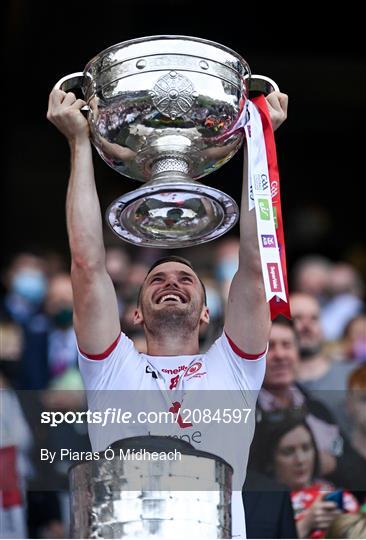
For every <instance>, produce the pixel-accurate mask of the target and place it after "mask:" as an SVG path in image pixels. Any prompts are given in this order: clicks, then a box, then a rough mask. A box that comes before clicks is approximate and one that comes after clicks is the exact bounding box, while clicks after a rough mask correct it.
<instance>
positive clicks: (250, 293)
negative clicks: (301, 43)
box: [225, 92, 288, 355]
mask: <svg viewBox="0 0 366 540" xmlns="http://www.w3.org/2000/svg"><path fill="white" fill-rule="evenodd" d="M266 101H267V106H268V110H269V114H270V117H271V121H272V127H273V129H274V130H276V129H277V128H278V127H279V126H280V125H281V124H282V122H284V120H285V119H286V117H287V103H288V98H287V95H286V94H282V93H280V92H272V93H271V94H269V95H268V96H267V97H266ZM242 189H243V191H242V199H241V208H240V250H239V268H238V271H237V273H236V274H235V276H234V278H233V281H232V284H231V287H230V292H229V298H228V305H227V312H226V317H225V332H226V334H227V335H228V336H229V338H230V339H231V340H232V341H233V342H234V343H235V345H236V346H237V347H238V348H239V349H241V351H243V352H245V353H247V354H250V355H257V354H260V353H263V352H264V351H265V349H266V346H267V342H268V339H269V332H270V326H271V322H270V311H269V305H268V303H267V302H266V295H265V289H264V283H263V277H262V268H261V261H260V253H259V246H258V239H257V226H256V215H255V210H254V209H253V210H252V211H250V212H249V210H248V154H247V148H246V147H245V155H244V183H243V188H242Z"/></svg>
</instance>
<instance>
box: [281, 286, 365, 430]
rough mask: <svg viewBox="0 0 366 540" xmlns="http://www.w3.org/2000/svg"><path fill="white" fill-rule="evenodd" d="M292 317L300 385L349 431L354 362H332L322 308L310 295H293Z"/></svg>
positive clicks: (291, 296) (291, 304)
mask: <svg viewBox="0 0 366 540" xmlns="http://www.w3.org/2000/svg"><path fill="white" fill-rule="evenodd" d="M290 306H291V314H292V318H293V321H294V329H295V332H296V336H297V340H298V343H299V350H300V362H299V364H298V370H297V381H298V382H299V383H300V384H301V387H302V388H304V389H305V390H306V391H307V392H309V393H310V394H311V395H312V396H313V397H314V398H316V399H318V400H320V401H322V402H323V403H324V404H325V405H326V406H327V408H328V409H329V410H330V412H331V413H332V414H333V416H334V417H335V418H337V421H338V423H339V424H340V425H341V428H342V430H344V431H346V432H347V430H348V424H347V419H346V416H345V393H346V388H347V377H348V375H349V374H350V372H351V371H352V369H354V367H355V365H356V363H355V362H354V361H349V362H341V361H337V362H336V361H332V359H331V358H330V357H329V356H327V355H326V354H325V353H324V351H323V347H324V344H325V342H324V338H323V332H322V327H321V320H320V304H319V302H318V300H317V299H316V298H315V297H314V296H311V295H309V294H307V293H293V294H291V295H290Z"/></svg>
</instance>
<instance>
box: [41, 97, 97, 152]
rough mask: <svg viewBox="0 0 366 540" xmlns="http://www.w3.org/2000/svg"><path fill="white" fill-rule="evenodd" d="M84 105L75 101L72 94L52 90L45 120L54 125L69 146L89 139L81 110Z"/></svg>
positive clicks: (80, 101) (77, 100)
mask: <svg viewBox="0 0 366 540" xmlns="http://www.w3.org/2000/svg"><path fill="white" fill-rule="evenodd" d="M84 105H86V103H85V101H84V100H82V99H76V96H75V94H73V93H72V92H68V93H66V92H64V91H63V90H59V89H58V88H54V89H53V90H52V92H51V93H50V97H49V100H48V111H47V119H48V120H49V121H50V122H52V124H54V125H55V126H56V127H57V129H58V130H59V131H61V133H62V134H63V135H65V137H66V139H67V140H68V141H69V143H70V144H71V143H72V142H74V141H76V140H80V141H81V140H84V139H89V135H90V132H89V124H88V121H87V119H86V118H85V116H84V115H83V113H82V112H81V110H80V109H81V108H82V107H83V106H84Z"/></svg>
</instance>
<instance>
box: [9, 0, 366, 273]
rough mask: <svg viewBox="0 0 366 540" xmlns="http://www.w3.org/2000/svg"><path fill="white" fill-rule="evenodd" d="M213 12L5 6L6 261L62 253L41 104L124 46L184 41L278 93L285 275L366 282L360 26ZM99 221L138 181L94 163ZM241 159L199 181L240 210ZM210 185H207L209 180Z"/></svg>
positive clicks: (340, 11) (335, 15) (50, 145)
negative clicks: (333, 268) (310, 259)
mask: <svg viewBox="0 0 366 540" xmlns="http://www.w3.org/2000/svg"><path fill="white" fill-rule="evenodd" d="M318 7H319V6H317V5H315V6H311V5H310V4H309V3H305V4H296V8H295V7H293V8H291V9H290V10H288V9H286V8H285V6H284V5H283V4H274V3H271V4H264V3H262V4H259V3H253V4H252V5H249V4H247V3H244V2H236V1H234V2H227V3H223V2H221V3H219V4H214V3H213V2H208V1H207V0H202V1H195V2H194V1H192V0H185V1H183V0H157V1H156V2H153V1H147V0H136V1H129V0H128V1H121V0H120V1H116V0H108V1H104V2H101V1H99V2H93V3H90V2H75V1H74V2H43V1H40V2H37V1H34V2H31V1H30V0H28V1H27V0H13V1H12V2H11V3H9V4H8V6H7V11H6V12H5V4H4V7H3V15H5V17H4V21H5V25H6V29H5V30H6V32H5V38H4V40H5V47H4V55H3V65H2V67H3V72H4V73H5V78H4V79H3V86H4V90H5V95H4V97H3V103H2V119H3V121H2V126H3V127H5V128H6V129H5V132H4V131H3V136H4V135H5V142H4V143H3V150H4V160H3V168H4V174H3V179H4V181H3V196H2V212H1V218H2V223H1V227H2V237H3V238H2V245H3V253H5V254H7V255H9V256H10V255H12V254H13V253H16V252H18V251H20V250H22V249H26V248H28V249H30V248H31V249H32V248H33V249H35V248H41V249H47V250H49V249H53V250H57V251H61V252H67V238H66V228H65V212H64V200H65V193H66V183H67V176H68V172H69V154H68V148H67V143H66V141H65V140H64V138H63V137H62V136H61V135H60V134H59V133H58V132H57V130H56V129H55V128H54V127H53V126H52V125H51V124H50V123H49V122H48V121H47V120H46V110H47V101H48V94H49V91H50V90H51V88H52V86H53V85H54V84H55V83H56V81H57V80H58V79H59V78H61V77H62V76H64V75H67V74H69V73H72V72H75V71H82V70H83V68H84V66H85V65H86V63H87V62H88V61H89V60H90V59H91V58H92V57H93V56H95V55H96V54H98V53H99V52H101V51H102V50H103V49H105V48H107V47H109V46H111V45H113V44H116V43H119V42H122V41H125V40H127V39H132V38H135V37H141V36H146V35H156V34H182V35H192V36H197V37H202V38H206V39H211V40H214V41H217V42H220V43H222V44H224V45H227V46H229V47H231V48H233V49H234V50H236V51H237V52H239V53H240V54H241V55H242V56H243V57H244V58H245V59H246V60H247V61H248V63H249V65H250V67H251V69H252V72H254V73H261V74H264V75H267V76H269V77H272V78H273V79H274V80H275V81H277V82H278V84H279V86H280V88H281V89H282V90H283V91H284V92H286V93H288V94H289V97H290V105H289V118H288V121H287V123H286V124H285V126H283V127H282V128H281V130H280V131H279V132H278V133H277V135H276V138H277V145H278V154H279V166H280V173H281V181H282V205H283V213H284V222H285V234H286V241H287V256H288V265H289V266H290V267H291V265H292V263H293V262H294V261H295V260H296V259H297V258H298V257H299V256H301V255H303V254H306V253H314V252H317V253H322V254H324V255H326V256H329V257H330V258H332V259H334V260H338V259H341V258H348V259H350V260H352V262H354V263H355V264H356V265H357V266H358V267H359V269H360V270H361V271H363V272H364V271H365V268H364V265H365V262H364V258H363V254H362V250H361V247H360V246H361V244H362V242H363V238H364V233H363V227H362V221H363V215H364V195H363V193H362V192H361V189H362V187H363V183H364V177H365V172H364V154H365V152H364V148H363V144H362V142H361V141H362V137H363V131H364V130H363V121H362V117H363V116H364V114H363V113H364V112H365V97H364V93H365V88H366V69H365V65H366V64H365V57H364V55H363V54H362V51H363V49H362V45H363V43H362V41H363V39H362V35H363V30H362V28H361V25H362V17H361V15H360V13H358V14H357V11H355V8H354V7H353V8H351V7H350V12H349V13H348V12H347V9H348V6H347V5H345V4H343V5H342V6H341V7H339V8H337V9H335V8H334V9H333V12H330V11H329V10H328V12H327V11H326V12H325V14H324V15H320V14H319V13H318ZM95 166H96V177H97V184H98V189H99V193H100V197H101V204H102V210H103V211H104V210H105V209H106V207H107V206H108V204H109V203H110V202H111V201H112V200H113V199H114V198H116V197H117V196H119V195H121V194H122V193H124V192H127V191H130V190H132V189H136V188H137V187H139V185H140V184H138V183H137V182H135V181H133V180H128V179H125V178H124V177H121V176H119V175H118V174H117V173H116V172H114V171H113V170H112V169H110V168H109V167H108V166H107V165H106V164H104V162H103V161H102V160H101V159H100V158H99V157H97V156H95ZM241 168H242V154H241V152H239V153H238V154H237V155H236V156H235V157H234V158H233V159H232V160H231V162H230V163H228V164H227V165H226V166H225V167H223V168H222V169H220V170H219V171H218V172H216V173H214V174H212V175H210V177H209V182H210V183H212V185H214V186H215V187H218V188H221V189H224V191H226V192H228V193H229V194H230V195H232V196H234V197H235V198H236V199H237V200H238V198H239V193H240V183H241ZM206 181H207V177H206Z"/></svg>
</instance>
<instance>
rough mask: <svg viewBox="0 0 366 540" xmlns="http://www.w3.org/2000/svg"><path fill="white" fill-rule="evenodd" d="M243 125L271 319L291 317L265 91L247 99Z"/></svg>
mask: <svg viewBox="0 0 366 540" xmlns="http://www.w3.org/2000/svg"><path fill="white" fill-rule="evenodd" d="M238 128H239V129H244V131H245V135H246V140H247V148H248V198H249V210H253V209H254V208H255V212H256V217H257V234H258V244H259V251H260V258H261V265H262V273H263V281H264V286H265V292H266V300H267V302H269V304H270V310H271V319H272V320H273V319H274V318H276V317H277V316H278V315H280V314H283V315H285V316H286V317H288V318H291V314H290V307H289V304H288V284H287V270H286V250H285V240H284V232H283V221H282V210H281V198H280V176H279V172H278V164H277V153H276V144H275V139H274V134H273V129H272V123H271V119H270V116H269V112H268V108H267V104H266V100H265V98H264V96H263V95H261V96H258V97H256V98H254V99H253V100H247V102H246V104H245V107H244V109H243V112H242V114H241V116H240V118H239V121H238V123H237V124H236V126H235V128H234V130H236V129H238Z"/></svg>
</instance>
